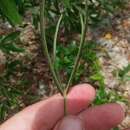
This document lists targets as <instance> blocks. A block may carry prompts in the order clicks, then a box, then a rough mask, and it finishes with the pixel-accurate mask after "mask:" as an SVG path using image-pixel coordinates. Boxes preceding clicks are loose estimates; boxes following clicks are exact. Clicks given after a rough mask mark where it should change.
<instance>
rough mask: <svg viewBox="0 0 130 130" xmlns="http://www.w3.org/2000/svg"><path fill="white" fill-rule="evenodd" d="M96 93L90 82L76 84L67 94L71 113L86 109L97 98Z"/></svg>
mask: <svg viewBox="0 0 130 130" xmlns="http://www.w3.org/2000/svg"><path fill="white" fill-rule="evenodd" d="M95 95H96V92H95V89H94V88H93V87H92V86H91V85H89V84H79V85H76V86H74V87H73V88H72V89H71V91H70V92H69V94H68V96H67V98H68V99H69V100H68V103H67V104H68V111H69V113H71V114H75V113H77V110H78V112H80V111H81V110H83V109H85V108H86V107H87V106H88V105H89V104H90V103H91V102H92V101H93V100H94V99H95ZM72 102H74V103H72ZM75 108H76V109H75Z"/></svg>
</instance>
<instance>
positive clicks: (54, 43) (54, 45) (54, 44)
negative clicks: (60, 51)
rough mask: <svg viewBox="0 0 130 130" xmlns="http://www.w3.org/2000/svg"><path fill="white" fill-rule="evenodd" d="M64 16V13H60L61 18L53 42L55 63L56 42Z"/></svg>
mask: <svg viewBox="0 0 130 130" xmlns="http://www.w3.org/2000/svg"><path fill="white" fill-rule="evenodd" d="M62 18H63V14H61V15H60V18H59V20H58V23H57V26H56V31H55V36H54V42H53V63H55V60H56V43H57V37H58V31H59V28H60V23H61V20H62Z"/></svg>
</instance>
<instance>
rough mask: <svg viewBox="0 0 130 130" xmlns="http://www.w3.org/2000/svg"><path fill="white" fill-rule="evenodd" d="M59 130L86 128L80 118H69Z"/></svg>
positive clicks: (65, 119) (63, 121)
mask: <svg viewBox="0 0 130 130" xmlns="http://www.w3.org/2000/svg"><path fill="white" fill-rule="evenodd" d="M58 130H85V127H84V125H83V122H82V121H81V119H79V118H78V117H76V116H67V117H65V118H64V119H63V120H62V121H61V123H60V124H59V127H58Z"/></svg>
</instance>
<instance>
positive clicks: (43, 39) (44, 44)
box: [40, 0, 63, 95]
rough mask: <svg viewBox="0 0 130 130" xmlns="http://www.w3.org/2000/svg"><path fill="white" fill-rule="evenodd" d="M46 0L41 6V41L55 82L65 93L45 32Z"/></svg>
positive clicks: (60, 90) (43, 0) (61, 91)
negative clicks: (53, 62) (52, 60)
mask: <svg viewBox="0 0 130 130" xmlns="http://www.w3.org/2000/svg"><path fill="white" fill-rule="evenodd" d="M44 13H45V0H42V1H41V6H40V31H41V43H42V47H43V51H44V53H45V55H46V57H47V60H48V64H49V67H50V70H51V73H52V76H53V79H54V82H55V84H56V86H57V88H58V90H59V92H60V93H61V94H62V95H63V90H62V87H61V84H60V83H59V81H58V79H57V76H56V72H55V70H54V66H53V64H52V62H51V58H50V55H49V52H48V47H47V42H46V34H45V16H44V15H45V14H44Z"/></svg>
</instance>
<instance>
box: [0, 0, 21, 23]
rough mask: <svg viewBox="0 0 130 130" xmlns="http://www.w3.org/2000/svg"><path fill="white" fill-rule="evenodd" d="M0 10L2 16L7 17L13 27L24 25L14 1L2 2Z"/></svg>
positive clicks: (2, 0)
mask: <svg viewBox="0 0 130 130" xmlns="http://www.w3.org/2000/svg"><path fill="white" fill-rule="evenodd" d="M0 10H1V12H2V14H3V15H4V16H6V17H7V19H8V20H9V21H10V22H11V24H12V25H17V24H21V23H22V18H21V16H20V15H19V13H18V10H17V6H16V4H15V2H14V0H0Z"/></svg>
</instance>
